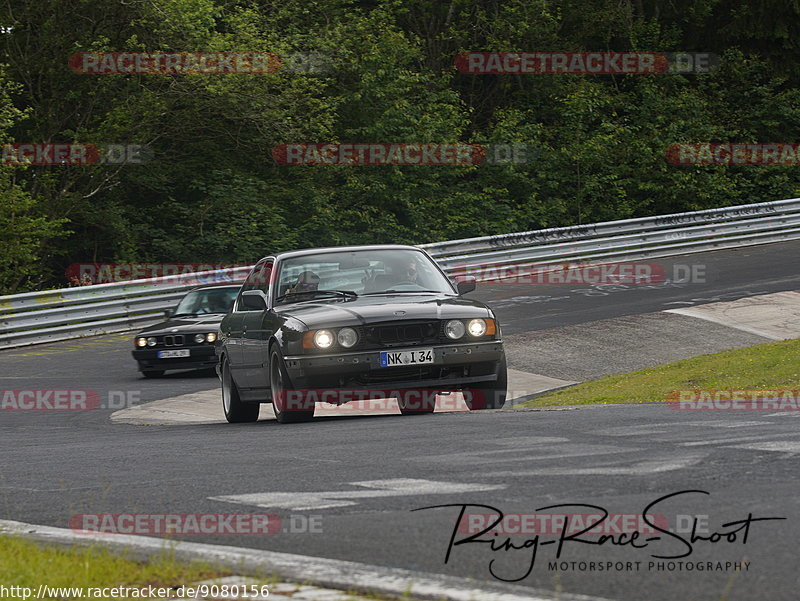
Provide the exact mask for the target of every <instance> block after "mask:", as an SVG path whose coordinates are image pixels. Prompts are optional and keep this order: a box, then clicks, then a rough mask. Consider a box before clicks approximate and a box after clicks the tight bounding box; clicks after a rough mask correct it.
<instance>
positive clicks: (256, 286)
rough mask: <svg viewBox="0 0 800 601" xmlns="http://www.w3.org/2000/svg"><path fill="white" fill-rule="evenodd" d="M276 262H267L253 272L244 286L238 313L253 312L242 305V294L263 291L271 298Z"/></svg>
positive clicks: (257, 266) (237, 306)
mask: <svg viewBox="0 0 800 601" xmlns="http://www.w3.org/2000/svg"><path fill="white" fill-rule="evenodd" d="M273 265H274V262H273V261H272V260H269V261H265V262H264V263H260V264H258V265H256V267H255V268H254V269H253V271H251V272H250V274H249V275H248V276H247V279H246V280H245V282H244V284H243V285H242V288H241V291H240V296H239V299H238V300H237V302H236V310H237V311H251V310H252V309H248V308H246V307H244V306H243V305H242V300H241V293H243V292H246V291H247V290H261V292H263V293H264V294H266V295H267V296H269V287H270V283H271V281H272V267H273Z"/></svg>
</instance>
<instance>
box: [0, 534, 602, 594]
mask: <svg viewBox="0 0 800 601" xmlns="http://www.w3.org/2000/svg"><path fill="white" fill-rule="evenodd" d="M0 534H11V535H16V536H21V537H24V538H29V539H34V540H37V541H41V542H47V543H53V544H62V545H63V544H68V545H75V544H77V545H96V544H100V545H103V546H105V547H109V548H112V549H127V550H134V551H138V552H140V553H144V554H145V555H150V554H157V553H160V552H162V551H164V550H165V549H168V550H169V551H170V553H174V554H175V556H176V557H178V558H180V559H185V560H186V559H188V560H190V559H199V560H204V561H207V562H209V563H214V564H217V565H222V566H226V567H228V568H230V569H233V570H236V571H238V572H253V573H260V574H261V575H264V573H265V572H267V573H269V574H271V575H277V576H280V577H283V578H286V579H287V580H291V581H294V582H302V583H311V584H314V585H316V586H322V587H328V588H335V589H341V590H359V591H365V592H372V593H379V594H384V595H393V596H397V597H401V596H402V595H404V594H406V595H409V594H410V595H411V597H412V598H414V599H425V600H441V599H445V600H447V601H607V600H605V599H603V598H600V597H589V596H584V595H569V594H564V593H555V592H553V593H549V592H547V591H542V590H537V589H533V588H527V587H522V586H517V585H507V584H502V583H497V584H494V583H487V582H479V581H475V580H471V579H468V578H457V577H454V576H447V575H443V574H430V573H424V572H415V571H411V570H402V569H399V568H385V567H379V566H371V565H367V564H362V563H355V562H350V561H340V560H337V559H326V558H322V557H309V556H305V555H295V554H291V553H278V552H275V551H262V550H259V549H246V548H240V547H228V546H222V545H207V544H202V543H188V542H183V541H175V540H166V539H161V538H154V537H148V536H129V535H124V534H113V535H109V534H80V533H77V532H73V531H72V530H67V529H64V528H53V527H51V526H38V525H35V524H26V523H23V522H14V521H9V520H0Z"/></svg>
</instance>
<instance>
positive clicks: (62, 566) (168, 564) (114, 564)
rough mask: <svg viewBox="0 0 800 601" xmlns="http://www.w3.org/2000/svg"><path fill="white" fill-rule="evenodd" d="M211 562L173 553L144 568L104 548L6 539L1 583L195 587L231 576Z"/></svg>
mask: <svg viewBox="0 0 800 601" xmlns="http://www.w3.org/2000/svg"><path fill="white" fill-rule="evenodd" d="M230 575H231V573H230V572H229V571H224V570H220V569H218V568H214V567H212V566H210V565H208V564H205V563H185V562H181V561H178V560H176V559H175V558H174V557H173V556H172V555H171V554H170V553H169V551H168V550H166V549H165V550H164V552H163V553H162V554H161V555H158V556H155V557H152V558H151V559H150V561H148V562H146V563H144V562H140V561H135V560H133V559H129V558H127V557H125V556H124V555H122V556H121V555H118V554H116V553H114V552H112V551H110V550H107V549H105V548H103V547H89V548H80V547H73V548H68V547H58V546H48V545H41V544H38V543H35V542H32V541H28V540H25V539H22V538H18V537H14V536H0V584H4V585H6V586H25V587H30V588H33V590H34V591H35V590H36V589H37V587H38V586H39V585H40V584H46V585H49V586H53V587H83V588H86V587H115V586H137V587H138V586H144V587H146V586H148V585H152V586H163V587H171V586H177V585H181V584H182V585H190V584H192V583H194V582H198V581H201V580H209V579H212V578H221V577H224V576H230Z"/></svg>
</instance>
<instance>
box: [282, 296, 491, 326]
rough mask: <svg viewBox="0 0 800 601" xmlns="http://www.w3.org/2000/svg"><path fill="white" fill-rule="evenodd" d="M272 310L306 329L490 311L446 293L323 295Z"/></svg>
mask: <svg viewBox="0 0 800 601" xmlns="http://www.w3.org/2000/svg"><path fill="white" fill-rule="evenodd" d="M275 312H276V313H278V314H279V315H282V316H284V317H290V316H291V317H294V318H296V319H298V320H300V321H302V322H303V323H304V324H306V326H308V328H309V329H313V328H316V327H322V326H331V325H336V326H346V325H365V324H370V323H378V322H385V321H398V320H405V319H409V320H411V319H455V318H462V319H467V318H475V317H492V312H491V311H490V310H489V308H488V307H487V306H486V305H484V304H483V303H482V302H480V301H476V300H471V299H467V298H464V297H462V296H448V295H445V294H440V295H433V294H396V295H382V296H359V297H358V298H355V299H352V300H346V301H344V300H342V299H327V298H326V299H324V300H323V299H320V300H316V301H306V302H302V303H292V304H289V305H278V306H277V307H276V308H275Z"/></svg>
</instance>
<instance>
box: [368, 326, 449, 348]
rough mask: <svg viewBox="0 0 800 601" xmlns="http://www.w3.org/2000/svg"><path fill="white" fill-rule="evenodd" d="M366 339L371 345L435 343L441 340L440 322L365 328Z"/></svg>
mask: <svg viewBox="0 0 800 601" xmlns="http://www.w3.org/2000/svg"><path fill="white" fill-rule="evenodd" d="M363 332H364V339H365V340H366V342H367V343H368V344H370V345H376V346H381V347H383V346H391V345H394V344H424V343H434V342H436V341H437V339H438V338H439V322H438V321H423V322H419V321H417V322H399V323H393V324H380V325H370V326H365V327H364V330H363Z"/></svg>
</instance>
